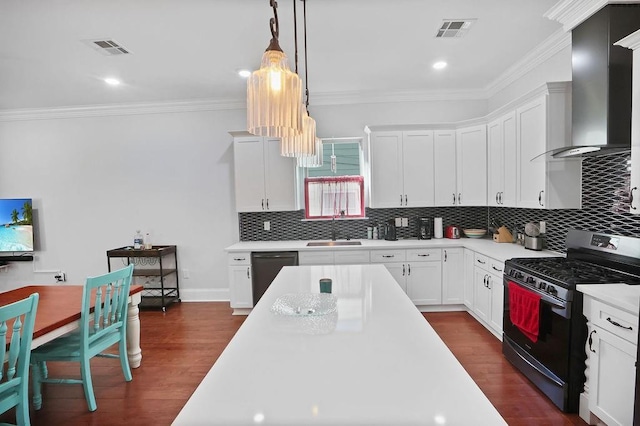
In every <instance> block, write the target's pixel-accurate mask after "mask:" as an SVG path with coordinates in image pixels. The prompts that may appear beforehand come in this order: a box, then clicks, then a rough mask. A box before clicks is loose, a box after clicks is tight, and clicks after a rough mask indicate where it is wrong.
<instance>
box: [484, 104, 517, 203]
mask: <svg viewBox="0 0 640 426" xmlns="http://www.w3.org/2000/svg"><path fill="white" fill-rule="evenodd" d="M501 125H502V145H503V148H504V155H503V164H504V166H503V167H504V186H503V187H502V194H500V196H499V200H500V205H501V206H502V207H515V206H516V192H517V182H516V181H517V175H518V153H517V146H518V138H517V133H516V113H515V111H513V112H510V113H509V114H507V115H505V116H504V117H502V119H501ZM489 196H491V194H489Z"/></svg>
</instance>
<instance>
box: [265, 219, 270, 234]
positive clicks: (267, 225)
mask: <svg viewBox="0 0 640 426" xmlns="http://www.w3.org/2000/svg"><path fill="white" fill-rule="evenodd" d="M264 230H265V231H271V222H270V221H268V220H265V221H264Z"/></svg>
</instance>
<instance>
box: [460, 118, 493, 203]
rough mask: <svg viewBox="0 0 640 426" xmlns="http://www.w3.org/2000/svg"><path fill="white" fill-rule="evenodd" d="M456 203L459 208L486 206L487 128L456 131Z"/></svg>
mask: <svg viewBox="0 0 640 426" xmlns="http://www.w3.org/2000/svg"><path fill="white" fill-rule="evenodd" d="M456 189H457V191H456V194H457V195H456V201H457V204H458V205H459V206H486V205H487V126H486V125H484V124H481V125H477V126H472V127H465V128H461V129H458V130H457V131H456Z"/></svg>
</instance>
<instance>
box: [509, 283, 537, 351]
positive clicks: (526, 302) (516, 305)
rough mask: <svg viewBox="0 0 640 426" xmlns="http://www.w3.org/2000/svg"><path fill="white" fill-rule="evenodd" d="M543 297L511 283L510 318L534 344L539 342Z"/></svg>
mask: <svg viewBox="0 0 640 426" xmlns="http://www.w3.org/2000/svg"><path fill="white" fill-rule="evenodd" d="M540 299H541V296H540V295H538V294H535V293H532V292H530V291H528V290H526V289H524V288H522V287H520V286H519V285H518V284H516V283H514V282H512V281H509V318H510V319H511V322H512V323H513V325H515V326H516V327H518V329H520V331H521V332H522V334H524V335H525V336H527V337H528V338H529V339H530V340H531V341H532V342H534V343H535V342H537V341H538V333H539V329H540Z"/></svg>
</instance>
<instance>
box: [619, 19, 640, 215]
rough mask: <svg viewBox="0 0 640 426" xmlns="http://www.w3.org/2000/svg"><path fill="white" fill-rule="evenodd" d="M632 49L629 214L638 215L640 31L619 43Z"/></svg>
mask: <svg viewBox="0 0 640 426" xmlns="http://www.w3.org/2000/svg"><path fill="white" fill-rule="evenodd" d="M616 44H619V45H621V46H624V47H628V48H629V49H633V65H634V66H633V77H632V78H633V83H632V85H631V87H632V89H631V90H632V94H631V97H632V99H631V104H632V106H631V182H630V186H629V189H630V191H631V194H630V195H631V199H630V201H631V203H630V211H631V213H635V214H640V31H636V32H634V33H632V34H630V35H629V36H627V37H625V38H624V39H623V40H621V41H620V42H619V43H616Z"/></svg>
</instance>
